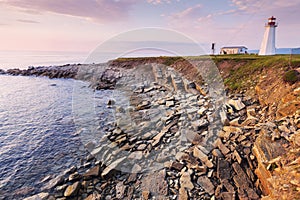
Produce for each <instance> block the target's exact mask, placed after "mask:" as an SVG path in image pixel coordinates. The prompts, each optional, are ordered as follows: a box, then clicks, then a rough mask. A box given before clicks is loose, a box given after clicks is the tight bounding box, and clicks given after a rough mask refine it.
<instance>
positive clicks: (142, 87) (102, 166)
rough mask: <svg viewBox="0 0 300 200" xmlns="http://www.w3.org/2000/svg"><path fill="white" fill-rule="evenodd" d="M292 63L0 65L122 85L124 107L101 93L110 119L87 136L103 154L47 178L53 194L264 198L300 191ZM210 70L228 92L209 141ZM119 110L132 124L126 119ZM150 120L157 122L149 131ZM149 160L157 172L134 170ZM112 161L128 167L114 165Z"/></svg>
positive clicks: (250, 59)
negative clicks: (97, 135) (56, 179)
mask: <svg viewBox="0 0 300 200" xmlns="http://www.w3.org/2000/svg"><path fill="white" fill-rule="evenodd" d="M299 67H300V56H293V57H292V59H290V57H289V56H280V55H278V56H266V57H261V56H255V55H225V56H215V57H208V56H200V57H185V58H182V57H158V58H155V57H153V58H120V59H116V60H113V61H110V62H109V63H106V64H98V65H79V66H78V65H76V66H75V65H74V66H72V65H71V66H62V67H59V66H58V67H52V68H47V67H41V68H30V69H28V70H8V71H7V72H2V73H6V74H10V75H26V76H29V75H36V76H48V77H50V78H75V79H79V80H85V81H89V82H90V83H91V86H92V87H94V88H95V89H112V88H116V89H119V90H121V91H126V92H129V93H130V105H131V107H130V108H126V107H125V108H123V107H122V106H123V105H118V102H114V101H110V102H109V105H108V106H111V108H112V109H114V110H116V117H117V118H118V121H117V123H116V125H115V126H113V127H110V128H107V129H108V130H109V131H108V132H107V133H106V135H105V137H104V139H103V140H101V141H100V144H92V143H91V144H87V148H90V152H92V155H93V156H94V157H95V158H97V159H98V161H99V159H100V161H104V160H107V161H106V162H103V163H102V162H101V163H99V162H97V161H95V160H96V159H94V158H93V157H90V158H89V159H87V160H89V163H90V165H92V166H93V168H91V169H90V170H89V171H87V172H82V171H81V172H80V171H79V172H77V171H76V172H75V173H76V174H75V173H73V174H72V173H71V174H67V175H69V178H66V179H65V180H64V181H63V182H64V184H63V185H61V186H57V185H59V184H55V185H52V187H56V186H57V187H56V189H57V190H59V193H61V194H59V195H58V196H60V197H61V196H65V197H67V199H68V198H71V197H74V196H76V195H77V196H78V195H81V197H83V196H85V197H87V195H89V197H90V199H93V198H94V199H96V197H94V195H96V193H97V195H98V194H99V195H100V197H104V196H106V195H110V197H112V198H121V197H124V196H127V197H128V199H130V198H131V199H132V198H137V197H141V196H143V197H144V199H148V198H151V196H156V195H158V196H160V197H172V198H173V199H174V198H175V199H176V198H178V199H188V198H195V199H199V198H203V199H210V198H216V199H258V198H263V199H266V200H269V199H299V198H300V197H299V191H300V189H299V188H300V183H299V177H300V173H299V167H300V161H299V152H300V132H299V131H300V115H299V114H300V113H299V110H300V104H299V101H300V89H299V86H300V81H299V80H300V78H299V72H300V70H299ZM215 69H218V71H215ZM219 75H220V76H219ZM219 77H221V78H222V79H223V80H224V85H225V87H224V88H225V90H226V92H227V97H228V99H227V100H226V101H225V103H224V104H225V105H224V107H223V110H221V111H220V113H217V114H220V115H221V121H222V123H223V124H222V127H221V130H220V131H219V132H218V134H217V136H218V138H217V139H216V138H214V139H216V140H215V142H214V144H212V147H211V146H208V145H207V142H208V141H209V140H208V139H209V138H210V136H211V135H210V134H211V131H212V130H210V128H209V127H211V126H213V127H214V126H215V125H217V124H214V122H213V121H212V120H211V118H212V117H213V115H214V112H215V111H214V106H213V102H214V101H217V100H218V99H213V98H212V94H211V93H210V92H211V91H210V90H209V87H210V84H213V85H214V87H216V86H221V85H218V84H215V83H218V82H219V81H220V79H219ZM207 81H209V83H210V84H208V83H207ZM222 82H223V81H222ZM131 89H132V90H133V91H129V90H131ZM221 89H222V88H221ZM215 92H222V91H221V90H220V91H215ZM162 111H163V112H162ZM216 112H219V110H218V111H216ZM128 113H129V114H130V115H129V116H127V115H126V114H128ZM162 116H163V117H162ZM129 119H131V120H132V121H133V122H134V124H135V126H136V127H128V126H127V125H128V123H129V122H128V120H129ZM132 121H131V122H130V123H132ZM154 126H155V127H156V128H154V129H155V130H158V131H149V130H152V128H153V127H154ZM214 128H215V127H214ZM160 129H161V130H160ZM108 144H109V145H108ZM121 153H125V155H123V154H121ZM127 154H128V155H127ZM126 158H128V159H126ZM91 160H92V161H91ZM170 160H171V161H170ZM153 161H154V162H157V163H160V164H163V167H162V168H159V169H160V170H159V171H158V173H157V174H156V173H153V174H148V175H145V174H142V173H137V171H142V170H143V169H144V167H149V166H151V164H153V163H152V162H153ZM91 163H92V164H91ZM122 163H125V164H127V167H131V168H130V170H129V172H130V173H123V172H124V170H123V171H122V170H120V169H121V167H119V165H121V164H122ZM148 165H149V166H148ZM115 169H117V170H115ZM74 174H75V175H76V177H77V176H78V177H77V178H76V179H73V176H75V175H74ZM70 177H71V178H70ZM52 187H51V188H52ZM92 193H93V194H92ZM97 195H96V196H97ZM70 196H71V197H70Z"/></svg>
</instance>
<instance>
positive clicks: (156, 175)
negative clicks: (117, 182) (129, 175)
mask: <svg viewBox="0 0 300 200" xmlns="http://www.w3.org/2000/svg"><path fill="white" fill-rule="evenodd" d="M165 176H166V170H161V171H158V172H153V173H151V174H149V175H147V176H145V177H143V179H142V180H141V181H142V183H141V189H142V191H149V192H150V193H151V196H156V197H161V196H167V195H168V183H167V181H166V180H165Z"/></svg>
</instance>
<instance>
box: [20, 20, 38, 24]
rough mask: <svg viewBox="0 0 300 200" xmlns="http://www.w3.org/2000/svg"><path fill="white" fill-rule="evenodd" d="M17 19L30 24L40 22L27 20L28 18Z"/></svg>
mask: <svg viewBox="0 0 300 200" xmlns="http://www.w3.org/2000/svg"><path fill="white" fill-rule="evenodd" d="M17 21H18V22H22V23H28V24H38V23H40V22H38V21H33V20H27V19H17Z"/></svg>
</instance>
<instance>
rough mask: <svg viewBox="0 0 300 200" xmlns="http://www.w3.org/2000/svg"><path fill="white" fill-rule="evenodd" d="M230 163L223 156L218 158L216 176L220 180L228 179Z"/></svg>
mask: <svg viewBox="0 0 300 200" xmlns="http://www.w3.org/2000/svg"><path fill="white" fill-rule="evenodd" d="M230 171H231V166H230V163H229V162H228V161H226V160H224V159H223V158H219V160H218V165H217V177H218V178H219V179H221V180H228V179H230V177H231V174H230Z"/></svg>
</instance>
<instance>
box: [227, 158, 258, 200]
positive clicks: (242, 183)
mask: <svg viewBox="0 0 300 200" xmlns="http://www.w3.org/2000/svg"><path fill="white" fill-rule="evenodd" d="M232 167H233V169H234V171H235V172H236V174H237V175H235V176H234V177H233V180H234V183H235V185H236V186H237V188H238V193H239V194H240V193H241V194H242V193H243V192H246V193H247V196H248V197H249V198H250V199H259V196H258V195H257V193H256V192H255V191H254V190H253V184H252V182H251V181H250V179H249V178H248V176H247V174H246V173H245V172H244V171H243V169H242V168H241V166H240V165H239V164H238V163H236V162H235V163H233V164H232Z"/></svg>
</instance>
